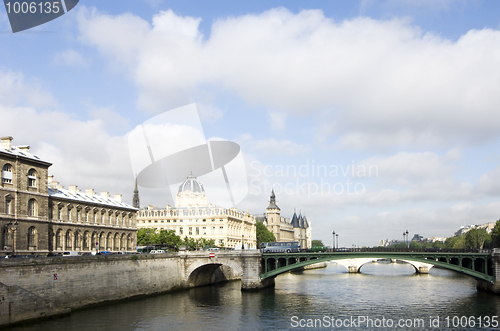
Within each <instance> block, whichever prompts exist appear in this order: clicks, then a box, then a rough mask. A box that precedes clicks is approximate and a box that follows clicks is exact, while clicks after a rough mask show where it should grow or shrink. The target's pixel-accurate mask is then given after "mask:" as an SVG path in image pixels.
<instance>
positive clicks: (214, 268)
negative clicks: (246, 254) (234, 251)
mask: <svg viewBox="0 0 500 331" xmlns="http://www.w3.org/2000/svg"><path fill="white" fill-rule="evenodd" d="M242 275H243V268H242V266H241V265H240V264H238V263H236V262H234V261H232V260H227V261H212V262H209V263H207V262H206V261H202V260H198V261H195V262H194V263H192V264H191V265H190V266H189V267H188V268H187V269H186V277H185V279H186V282H187V285H189V286H204V285H210V284H216V283H220V282H225V281H229V280H232V279H238V278H239V279H241V277H242Z"/></svg>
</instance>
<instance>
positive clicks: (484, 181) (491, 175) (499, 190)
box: [478, 166, 500, 196]
mask: <svg viewBox="0 0 500 331" xmlns="http://www.w3.org/2000/svg"><path fill="white" fill-rule="evenodd" d="M478 190H479V191H480V192H484V193H486V194H489V195H493V196H500V166H499V167H497V168H496V169H493V170H491V171H489V172H488V173H486V174H484V175H482V176H481V178H479V183H478Z"/></svg>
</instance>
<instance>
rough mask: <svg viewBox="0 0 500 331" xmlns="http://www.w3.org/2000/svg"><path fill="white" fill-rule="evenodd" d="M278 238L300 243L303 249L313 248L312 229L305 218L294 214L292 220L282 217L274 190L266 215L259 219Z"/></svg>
mask: <svg viewBox="0 0 500 331" xmlns="http://www.w3.org/2000/svg"><path fill="white" fill-rule="evenodd" d="M257 221H259V222H262V223H264V225H266V227H267V229H268V230H269V231H271V232H272V233H273V234H274V236H275V237H276V241H282V242H284V241H298V242H300V247H301V248H311V247H312V227H311V225H310V224H309V222H308V221H307V218H306V217H305V216H302V215H301V214H299V215H298V216H297V214H296V213H295V211H294V212H293V216H292V218H291V219H290V218H286V217H283V216H281V209H280V208H279V207H278V203H277V201H276V196H275V194H274V190H273V191H272V192H271V197H270V199H269V205H268V206H267V208H266V213H265V214H264V215H262V216H258V217H257Z"/></svg>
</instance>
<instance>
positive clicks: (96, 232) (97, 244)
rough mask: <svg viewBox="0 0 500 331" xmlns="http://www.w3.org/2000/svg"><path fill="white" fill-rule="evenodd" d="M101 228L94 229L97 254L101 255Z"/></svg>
mask: <svg viewBox="0 0 500 331" xmlns="http://www.w3.org/2000/svg"><path fill="white" fill-rule="evenodd" d="M99 230H100V229H99V228H97V227H96V228H94V233H95V254H96V255H98V254H99Z"/></svg>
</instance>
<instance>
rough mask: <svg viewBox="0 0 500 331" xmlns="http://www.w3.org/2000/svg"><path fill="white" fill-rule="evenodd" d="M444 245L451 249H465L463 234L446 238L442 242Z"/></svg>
mask: <svg viewBox="0 0 500 331" xmlns="http://www.w3.org/2000/svg"><path fill="white" fill-rule="evenodd" d="M444 247H445V248H451V249H465V248H466V245H465V234H461V235H459V236H457V237H450V238H448V239H446V241H445V242H444Z"/></svg>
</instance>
